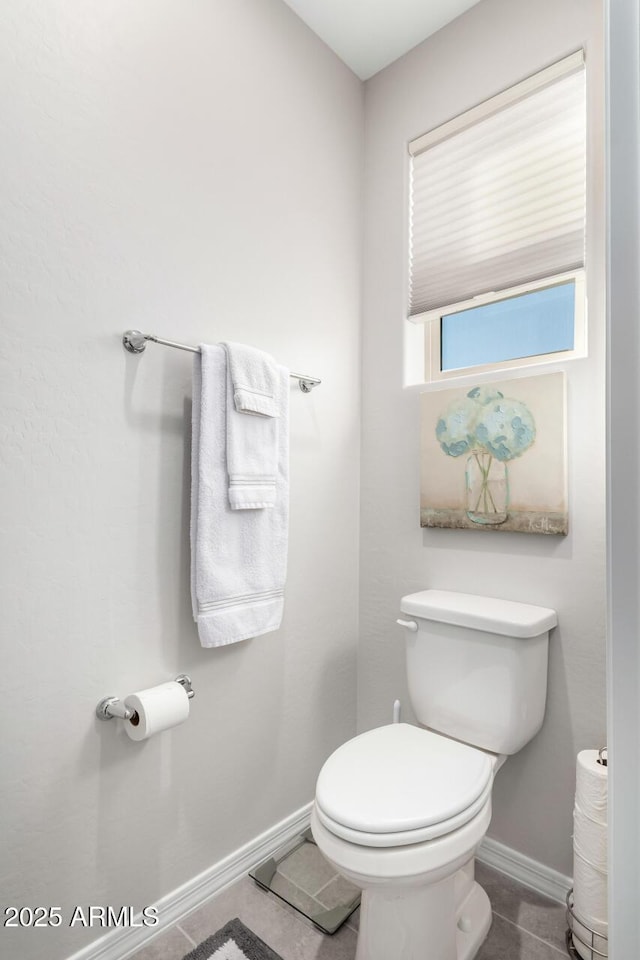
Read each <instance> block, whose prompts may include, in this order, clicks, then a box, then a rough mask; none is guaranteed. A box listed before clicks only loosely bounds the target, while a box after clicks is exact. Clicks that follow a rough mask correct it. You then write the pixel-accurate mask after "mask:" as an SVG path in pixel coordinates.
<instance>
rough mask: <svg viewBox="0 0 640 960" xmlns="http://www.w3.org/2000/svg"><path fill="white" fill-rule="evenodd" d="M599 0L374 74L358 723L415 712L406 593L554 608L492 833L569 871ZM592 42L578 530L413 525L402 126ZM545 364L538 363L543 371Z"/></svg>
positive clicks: (582, 639) (598, 506)
mask: <svg viewBox="0 0 640 960" xmlns="http://www.w3.org/2000/svg"><path fill="white" fill-rule="evenodd" d="M601 20H602V6H601V3H600V2H599V0H589V2H583V0H540V2H537V3H535V4H531V3H528V2H525V0H485V2H483V3H480V4H478V5H477V6H475V7H473V8H472V9H471V10H469V11H468V12H467V13H465V14H464V15H463V16H461V17H460V18H458V19H457V20H456V21H454V22H453V23H451V24H449V25H448V26H447V27H445V28H443V29H442V30H441V31H440V32H439V33H437V34H435V35H434V36H433V37H431V38H429V39H428V40H427V41H425V42H424V43H423V44H421V45H420V46H418V47H416V48H414V49H413V50H412V51H410V52H409V53H408V54H407V55H406V56H405V57H403V58H402V59H401V60H399V61H397V62H396V63H394V64H392V65H391V66H390V67H388V68H387V69H386V70H384V71H382V72H381V73H379V74H378V75H377V76H375V77H373V78H372V79H371V80H369V81H368V82H367V84H366V100H365V115H366V141H365V156H366V159H367V167H366V169H367V174H366V183H365V248H364V249H365V261H364V263H365V267H364V289H363V294H364V299H363V308H364V314H363V443H362V484H361V531H362V535H361V554H360V563H361V594H360V596H361V607H360V609H361V627H360V631H361V639H360V646H359V668H358V677H359V699H358V703H359V727H360V728H361V729H367V728H369V727H373V726H376V725H378V724H380V723H384V722H387V721H388V720H389V719H390V717H391V707H392V702H393V699H394V697H396V696H399V697H401V698H402V700H403V703H404V715H405V716H406V717H407V718H410V717H411V714H410V710H409V705H408V699H407V693H406V685H405V678H404V659H403V642H404V638H403V636H402V631H401V630H400V629H399V628H398V627H396V626H395V623H394V621H395V619H396V617H397V616H398V610H399V607H398V604H399V601H400V598H401V597H402V596H403V594H405V593H409V592H411V591H414V590H419V589H423V588H426V587H436V588H441V589H449V590H460V591H463V592H468V593H484V594H486V595H489V596H498V597H505V598H508V599H514V600H522V601H528V602H530V603H538V604H541V605H543V606H550V607H554V608H555V609H556V610H557V611H558V616H559V621H560V626H559V628H558V629H557V630H555V631H554V633H553V635H552V638H551V657H550V667H549V688H548V689H549V696H548V708H547V715H546V720H545V724H544V727H543V729H542V731H541V732H540V734H539V735H538V736H537V737H536V738H535V739H534V741H532V742H531V743H530V744H529V745H528V746H527V747H525V748H524V749H523V750H522V752H521V753H520V754H518V755H516V756H514V757H512V758H511V759H510V760H509V761H508V763H507V764H506V765H505V767H504V768H503V769H502V771H501V772H500V773H499V775H498V778H497V781H496V785H495V789H494V815H493V821H492V825H491V828H490V831H489V832H490V835H491V836H493V837H494V838H495V839H497V840H500V841H502V842H504V843H506V844H507V845H508V846H510V847H513V848H515V849H516V850H519V851H521V852H523V853H525V854H527V855H529V856H531V857H533V858H534V859H536V860H539V861H541V862H542V863H544V864H547V865H548V866H550V867H553V868H555V869H557V870H559V871H561V872H562V873H564V874H570V873H571V872H572V853H571V851H572V843H571V832H572V806H573V795H574V789H575V756H576V753H577V752H578V751H579V750H580V749H582V748H584V747H593V746H596V747H597V746H600V745H601V744H602V743H604V741H605V619H606V614H605V489H604V480H605V462H604V461H605V434H604V428H605V355H604V343H605V335H604V334H605V310H604V254H603V244H604V217H603V182H602V138H603V116H602V113H603V83H602V73H603V66H602V56H603V50H602V48H603V31H602V25H601ZM581 46H584V47H585V50H586V57H587V63H588V71H589V72H588V76H589V93H588V98H589V129H590V144H589V174H590V184H591V186H590V193H589V236H588V250H587V257H588V305H589V307H588V309H589V357H588V359H585V360H580V361H575V362H573V363H572V364H566V365H565V366H563V365H562V364H554V365H553V366H552V367H551V368H548V369H554V370H558V369H566V374H567V383H568V410H569V413H568V447H569V450H568V457H569V510H570V533H569V536H567V537H566V538H554V537H544V536H533V535H523V534H515V533H497V534H488V533H479V532H471V531H459V530H455V531H452V530H425V531H422V530H421V529H420V526H419V456H420V449H419V396H418V395H419V392H420V389H424V388H418V387H409V388H406V387H405V388H403V362H404V361H403V337H404V327H403V322H404V321H403V318H404V316H405V296H406V295H405V276H406V260H405V257H406V236H407V221H406V208H407V171H408V162H407V151H406V144H407V141H409V140H411V139H412V138H413V137H416V136H418V135H419V134H421V133H424V132H426V131H427V130H429V129H432V128H433V127H436V126H438V125H439V124H440V123H443V122H444V121H446V120H448V119H450V118H451V117H453V116H456V115H457V114H459V113H461V112H462V111H464V110H466V109H468V108H469V107H471V106H473V105H474V104H476V103H479V102H481V101H482V100H485V99H487V98H488V97H491V96H493V95H494V94H496V93H498V92H499V91H500V90H502V89H504V88H506V87H508V86H510V85H511V84H513V83H515V82H517V81H519V80H521V79H523V78H524V77H526V76H528V75H530V74H532V73H534V72H536V71H537V70H539V69H541V68H542V67H544V66H547V65H548V64H549V63H552V62H554V61H555V60H557V59H560V58H561V57H563V56H565V55H567V54H569V53H571V52H573V51H574V50H576V49H578V48H579V47H581ZM534 372H539V373H542V372H543V371H542V369H541V368H537V371H534Z"/></svg>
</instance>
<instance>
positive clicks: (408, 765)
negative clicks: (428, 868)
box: [316, 723, 494, 847]
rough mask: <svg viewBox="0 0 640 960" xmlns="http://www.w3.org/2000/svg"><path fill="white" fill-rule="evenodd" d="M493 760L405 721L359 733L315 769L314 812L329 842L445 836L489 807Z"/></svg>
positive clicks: (383, 843)
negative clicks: (336, 839)
mask: <svg viewBox="0 0 640 960" xmlns="http://www.w3.org/2000/svg"><path fill="white" fill-rule="evenodd" d="M492 759H493V758H492V757H491V756H490V755H488V754H486V753H484V752H483V751H481V750H477V749H475V748H474V747H470V746H468V745H466V744H463V743H459V742H457V741H455V740H449V739H448V738H447V737H443V736H440V735H439V734H436V733H432V732H431V731H429V730H424V729H422V728H420V727H415V726H412V725H410V724H406V723H394V724H389V725H388V726H385V727H378V728H377V729H375V730H370V731H368V732H367V733H363V734H361V735H360V736H358V737H355V738H354V739H353V740H350V741H348V742H347V743H345V744H343V745H342V746H341V747H339V748H338V749H337V750H336V751H335V753H333V754H332V756H330V757H329V759H328V760H327V762H326V763H325V765H324V767H323V768H322V770H321V771H320V776H319V778H318V784H317V787H316V811H317V815H318V819H319V820H320V821H321V823H322V824H323V825H324V826H325V827H326V828H327V830H329V831H331V833H333V834H334V835H335V836H338V837H341V838H343V839H345V840H349V841H350V842H352V843H359V844H361V845H363V846H371V847H391V846H404V845H406V844H411V843H420V842H423V841H425V840H429V839H433V838H435V837H441V836H444V835H445V834H447V833H450V832H452V831H453V830H456V829H458V828H459V827H461V826H462V825H463V824H465V823H467V822H468V821H469V820H471V819H472V818H473V817H475V816H476V815H477V814H478V813H480V811H481V810H482V809H483V808H484V806H485V804H486V803H487V802H489V801H490V796H491V788H492V785H493V768H494V763H493V762H492Z"/></svg>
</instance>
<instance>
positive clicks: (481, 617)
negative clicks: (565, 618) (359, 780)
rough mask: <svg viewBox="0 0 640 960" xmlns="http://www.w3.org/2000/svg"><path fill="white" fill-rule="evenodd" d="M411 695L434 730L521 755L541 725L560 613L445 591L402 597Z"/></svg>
mask: <svg viewBox="0 0 640 960" xmlns="http://www.w3.org/2000/svg"><path fill="white" fill-rule="evenodd" d="M400 608H401V610H402V612H403V614H405V615H407V618H408V619H409V621H410V622H413V623H415V624H416V625H417V628H416V627H406V628H405V633H406V658H407V678H408V682H409V696H410V698H411V704H412V706H413V710H414V713H415V715H416V718H417V719H418V721H419V722H420V723H421V724H423V725H424V726H426V727H429V728H430V729H431V730H435V731H437V732H438V733H443V734H445V735H446V736H450V737H453V738H455V739H456V740H462V741H463V742H464V743H468V744H470V745H471V746H475V747H481V748H482V749H484V750H490V751H491V752H492V753H498V754H512V753H517V751H518V750H520V749H521V748H522V747H523V746H524V745H525V743H528V742H529V740H531V738H532V737H534V736H535V734H536V733H537V732H538V730H539V729H540V727H541V726H542V721H543V718H544V710H545V704H546V699H547V659H548V649H549V631H550V630H551V629H552V628H553V627H555V626H556V624H557V622H558V618H557V614H556V612H555V610H550V609H548V608H546V607H537V606H532V605H531V604H527V603H516V602H514V601H511V600H496V599H493V598H490V597H479V596H474V595H472V594H467V593H452V592H449V591H446V590H422V591H421V592H420V593H412V594H410V595H409V596H406V597H403V598H402V601H401V604H400Z"/></svg>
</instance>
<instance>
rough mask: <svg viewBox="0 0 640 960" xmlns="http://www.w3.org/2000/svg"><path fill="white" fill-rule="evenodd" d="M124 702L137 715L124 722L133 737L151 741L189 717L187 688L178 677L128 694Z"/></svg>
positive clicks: (129, 734)
mask: <svg viewBox="0 0 640 960" xmlns="http://www.w3.org/2000/svg"><path fill="white" fill-rule="evenodd" d="M124 702H125V706H127V707H129V709H130V710H133V711H134V714H133V717H131V719H129V720H125V722H124V726H125V730H126V731H127V734H128V736H129V737H130V738H131V739H132V740H147V739H148V738H149V737H152V736H153V735H154V733H160V732H161V731H162V730H167V729H168V728H169V727H175V726H177V725H178V724H179V723H182V722H183V721H184V720H186V719H187V717H188V716H189V697H188V696H187V691H186V690H185V688H184V687H183V686H182V684H181V683H177V681H175V680H169V682H168V683H161V684H159V685H158V686H157V687H149V688H148V689H147V690H138V691H137V692H136V693H132V694H130V695H129V696H128V697H126V698H125V701H124Z"/></svg>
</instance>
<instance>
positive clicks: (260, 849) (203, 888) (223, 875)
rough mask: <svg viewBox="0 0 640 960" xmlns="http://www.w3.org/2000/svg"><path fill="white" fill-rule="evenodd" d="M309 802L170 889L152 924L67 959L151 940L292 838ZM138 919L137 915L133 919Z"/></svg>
mask: <svg viewBox="0 0 640 960" xmlns="http://www.w3.org/2000/svg"><path fill="white" fill-rule="evenodd" d="M311 807H312V804H311V803H308V804H307V805H306V806H304V807H301V808H300V809H299V810H296V812H295V813H292V814H291V815H290V816H289V817H287V818H286V819H285V820H281V821H280V823H277V824H276V825H275V826H274V827H271V828H270V829H269V830H265V832H264V833H262V834H260V836H259V837H255V838H254V839H253V840H251V841H249V843H246V844H245V845H244V846H243V847H240V848H239V849H238V850H235V851H234V852H233V853H231V854H229V856H228V857H225V858H224V860H220V861H219V862H218V863H215V864H214V865H213V866H212V867H209V869H208V870H205V871H204V872H203V873H201V874H199V875H198V876H197V877H193V879H191V880H188V881H187V883H185V884H183V885H182V886H181V887H178V889H177V890H173V891H172V892H171V893H169V894H167V896H166V897H163V898H162V899H161V900H159V901H158V902H157V903H155V904H154V906H155V907H156V908H157V911H158V914H157V916H158V923H157V924H156V925H155V926H153V927H144V926H139V927H136V926H130V927H118V928H117V929H114V930H111V931H110V932H109V933H107V934H105V935H104V936H103V937H100V938H99V939H98V940H94V942H93V943H90V944H89V945H88V946H86V947H84V948H83V949H82V950H80V951H78V952H77V953H74V954H73V956H72V957H69V960H126V958H127V957H130V956H131V954H133V953H135V952H136V951H137V950H140V949H141V948H142V947H143V946H145V945H146V944H147V943H149V941H150V940H152V939H154V938H155V937H157V936H158V934H160V933H163V932H164V931H165V930H167V928H168V927H171V926H173V924H175V923H178V922H179V921H180V920H182V919H184V917H186V915H187V914H188V913H191V911H192V910H195V909H196V908H197V907H199V906H201V905H202V904H203V903H205V902H206V901H207V900H209V899H210V898H211V897H213V896H214V895H215V894H216V893H219V892H220V891H221V890H222V889H223V888H224V887H226V886H228V885H229V884H230V883H233V882H234V881H235V880H238V879H239V878H240V877H241V876H243V875H244V874H245V873H247V871H248V870H250V869H251V867H254V866H255V865H256V864H257V863H259V862H260V861H261V860H266V858H267V857H269V856H271V854H273V853H275V851H276V850H277V849H278V847H280V846H281V845H282V844H284V843H286V842H287V841H288V840H291V839H293V837H295V836H296V834H298V833H301V832H302V831H303V830H305V829H306V828H307V827H308V826H309V818H310V816H311ZM136 921H137V922H141V921H140V915H138V916H137V917H136V918H134V922H136Z"/></svg>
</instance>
